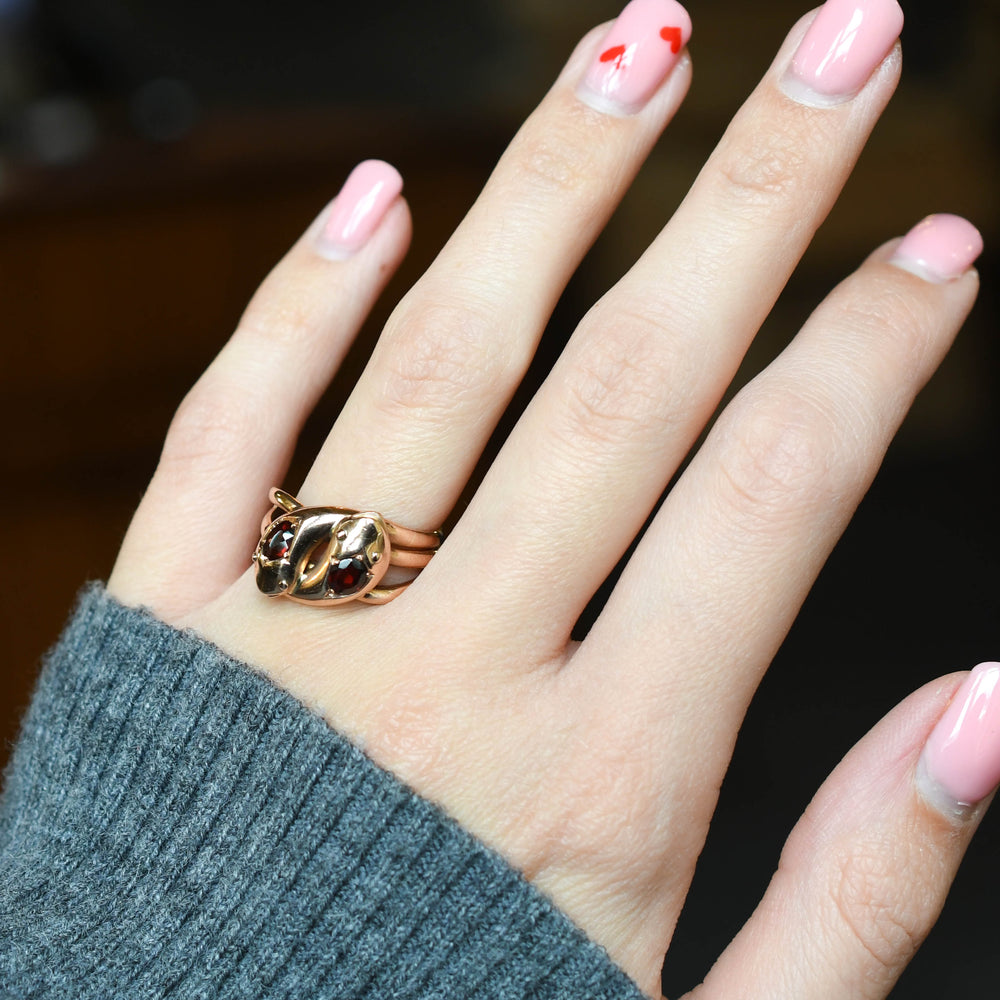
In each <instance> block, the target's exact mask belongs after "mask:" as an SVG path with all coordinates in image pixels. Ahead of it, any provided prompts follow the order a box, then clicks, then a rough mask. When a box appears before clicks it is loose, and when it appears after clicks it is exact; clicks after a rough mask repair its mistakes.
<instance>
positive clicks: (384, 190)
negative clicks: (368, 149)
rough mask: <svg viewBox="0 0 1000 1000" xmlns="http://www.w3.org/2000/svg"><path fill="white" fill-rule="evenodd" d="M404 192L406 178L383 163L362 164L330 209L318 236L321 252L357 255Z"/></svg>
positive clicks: (335, 255)
mask: <svg viewBox="0 0 1000 1000" xmlns="http://www.w3.org/2000/svg"><path fill="white" fill-rule="evenodd" d="M402 190H403V178H402V177H400V176H399V171H398V170H396V168H395V167H393V166H390V165H389V164H388V163H384V162H383V161H382V160H365V161H364V163H359V164H358V165H357V166H356V167H355V168H354V169H353V170H352V171H351V173H350V176H349V177H348V178H347V180H346V181H345V182H344V186H343V187H342V188H341V189H340V193H339V194H338V195H337V197H336V198H334V199H333V203H332V204H331V205H330V210H329V214H328V215H327V218H326V222H325V223H324V224H323V228H322V230H321V231H320V234H319V247H320V250H321V251H323V252H325V253H326V254H328V255H330V256H333V257H349V256H350V255H351V254H354V253H357V251H358V250H360V249H361V248H362V247H363V246H364V245H365V244H366V243H367V242H368V240H369V239H370V238H371V235H372V233H374V232H375V230H376V229H377V228H378V224H379V223H380V222H381V221H382V219H383V217H384V216H385V213H386V211H387V210H388V208H389V206H390V205H391V204H392V203H393V202H394V201H395V200H396V198H397V197H398V196H399V192H400V191H402Z"/></svg>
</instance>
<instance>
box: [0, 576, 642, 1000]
mask: <svg viewBox="0 0 1000 1000" xmlns="http://www.w3.org/2000/svg"><path fill="white" fill-rule="evenodd" d="M3 991H6V994H4V992H3ZM0 996H11V997H17V998H24V1000H27V998H32V1000H35V998H37V1000H42V998H45V1000H49V998H60V1000H87V998H101V1000H118V998H121V1000H126V998H127V1000H132V998H136V1000H138V998H154V997H155V998H160V997H171V998H177V1000H187V998H194V997H199V998H222V997H227V998H228V997H232V998H240V1000H255V998H264V997H266V998H269V1000H270V998H279V997H282V998H289V1000H293V998H294V1000H323V998H328V997H337V998H347V997H351V998H354V997H358V998H361V997H365V998H372V1000H375V998H378V1000H388V998H394V997H400V998H403V997H405V998H406V1000H422V998H432V997H433V998H441V1000H444V998H448V1000H457V998H462V997H490V998H491V1000H502V998H515V997H518V998H520V997H524V998H527V997H531V998H565V1000H569V998H572V1000H598V998H604V997H608V998H610V997H615V998H617V1000H640V998H641V997H642V996H643V994H642V993H641V992H640V991H639V990H638V989H637V987H636V986H635V985H634V984H633V983H632V981H631V980H630V979H629V978H628V977H626V976H625V975H624V974H623V973H622V972H621V971H620V970H619V969H617V968H616V967H615V966H614V965H613V964H612V963H611V961H610V960H609V959H608V957H607V955H606V954H605V953H604V952H603V951H602V950H601V949H600V948H598V947H597V946H596V945H594V944H592V943H591V942H589V941H588V940H587V939H586V938H585V937H584V935H583V934H582V933H581V932H580V931H579V930H578V929H577V928H575V927H574V926H573V925H572V924H571V923H570V922H569V920H567V919H566V918H565V917H564V916H563V915H562V914H561V913H560V912H559V911H558V910H557V909H555V907H553V906H552V904H551V903H549V902H548V900H546V899H545V898H544V897H543V896H542V895H541V894H540V893H539V892H538V891H537V890H535V889H534V888H533V887H532V886H530V885H529V884H528V883H526V882H525V881H524V880H523V879H522V878H521V877H520V876H519V875H518V874H517V873H516V872H515V871H513V870H512V869H511V868H510V867H508V866H507V864H506V863H505V862H504V861H503V860H502V859H501V858H500V857H498V856H497V855H496V854H494V853H493V852H491V851H490V850H488V849H487V848H486V847H484V846H483V845H482V844H481V843H479V842H478V841H476V840H475V839H474V838H473V837H471V836H469V835H468V834H467V833H465V832H464V831H463V830H462V829H461V828H460V827H458V826H457V825H456V824H454V823H453V822H452V821H450V820H449V819H448V818H447V817H446V816H444V815H443V814H442V813H441V812H440V811H439V810H438V809H437V808H436V807H434V806H433V805H431V804H429V803H428V802H426V801H425V800H423V799H421V798H419V797H418V796H416V795H414V794H413V793H412V792H411V791H409V790H408V789H407V788H405V787H403V786H402V785H401V784H400V783H399V782H397V781H396V780H395V779H394V778H393V777H392V776H391V775H389V774H387V773H386V772H384V771H382V770H380V769H379V768H377V767H376V766H375V765H374V764H373V763H372V762H371V761H370V760H368V759H367V758H366V757H365V756H364V755H363V754H362V753H360V752H359V751H358V750H357V749H355V748H354V747H353V746H352V745H351V744H349V743H348V742H346V741H345V740H344V739H343V738H342V737H340V736H339V735H338V734H337V733H335V732H333V731H332V730H331V729H330V728H329V727H328V726H327V724H326V723H325V722H324V721H323V720H322V719H320V718H318V717H317V716H315V715H313V714H312V713H310V712H309V711H308V710H307V709H305V708H304V707H303V706H302V705H300V704H299V703H298V702H297V701H295V700H294V699H293V698H291V697H290V696H289V695H287V694H286V693H284V692H282V691H280V690H279V689H277V688H276V687H274V686H273V685H272V684H271V683H270V682H269V681H268V680H266V679H264V678H263V677H261V676H259V675H258V674H255V673H254V672H252V671H251V670H250V669H249V668H247V667H246V666H244V665H242V664H240V663H237V662H235V661H233V660H231V659H230V658H228V657H227V656H225V655H224V654H223V653H221V652H220V651H219V650H217V649H215V648H214V647H212V646H210V645H208V644H207V643H205V642H203V641H201V640H199V639H198V638H197V637H195V636H193V635H191V634H185V633H180V632H177V631H176V630H174V629H172V628H170V627H169V626H167V625H164V624H163V623H161V622H159V621H157V620H156V619H154V618H153V617H151V616H149V615H147V614H145V613H143V612H140V611H136V610H133V609H128V608H123V607H121V606H120V605H118V604H116V603H115V602H114V601H112V600H111V599H110V598H108V597H107V596H106V595H105V594H104V592H103V591H102V590H101V589H100V588H97V587H94V588H91V589H89V590H88V591H86V592H85V593H84V595H83V597H82V599H81V603H80V606H79V608H78V609H77V612H76V614H75V615H74V617H73V619H72V620H71V622H70V624H69V626H68V628H67V630H66V632H65V633H64V635H63V637H62V639H61V641H60V643H59V644H58V646H57V647H56V648H55V649H54V650H53V652H52V653H51V654H50V656H49V657H48V661H47V663H46V666H45V669H44V670H43V672H42V675H41V678H40V680H39V682H38V687H37V690H36V693H35V697H34V700H33V702H32V705H31V708H30V709H29V712H28V715H27V717H26V719H25V722H24V728H23V733H22V735H21V738H20V741H19V743H18V745H17V747H16V750H15V753H14V756H13V759H12V763H11V765H10V767H9V769H8V773H7V780H6V791H5V793H4V797H3V799H2V802H0Z"/></svg>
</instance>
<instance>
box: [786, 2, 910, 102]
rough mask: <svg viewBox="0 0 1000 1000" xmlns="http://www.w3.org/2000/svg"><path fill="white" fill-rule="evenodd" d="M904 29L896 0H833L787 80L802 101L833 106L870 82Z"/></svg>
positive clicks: (797, 54) (812, 29) (789, 89)
mask: <svg viewBox="0 0 1000 1000" xmlns="http://www.w3.org/2000/svg"><path fill="white" fill-rule="evenodd" d="M902 30H903V11H902V9H901V8H900V6H899V4H898V3H897V2H896V0H827V2H826V3H825V4H823V6H822V7H821V8H820V10H819V13H818V14H817V15H816V19H815V20H814V21H813V23H812V24H811V25H810V26H809V30H808V31H807V32H806V36H805V38H803V39H802V43H801V44H800V45H799V47H798V49H797V50H796V52H795V55H794V56H793V57H792V62H791V65H790V66H789V68H788V71H787V73H786V74H785V76H784V79H783V80H782V86H783V89H784V91H785V93H786V94H788V96H789V97H791V98H792V99H793V100H796V101H798V102H799V103H800V104H808V105H811V106H813V107H830V106H832V105H835V104H841V103H843V102H844V101H847V100H850V98H852V97H853V96H854V95H855V94H856V93H857V92H858V91H859V90H861V88H862V87H863V86H864V85H865V84H866V83H867V82H868V78H869V77H870V76H871V75H872V73H874V72H875V69H876V67H878V66H879V65H880V64H881V63H882V61H883V60H884V59H885V57H886V56H887V55H888V54H889V52H890V51H891V49H892V47H893V45H894V44H895V42H896V39H897V38H899V33H900V32H901V31H902Z"/></svg>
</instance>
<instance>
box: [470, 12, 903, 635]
mask: <svg viewBox="0 0 1000 1000" xmlns="http://www.w3.org/2000/svg"><path fill="white" fill-rule="evenodd" d="M885 2H886V3H889V4H891V5H892V8H893V9H894V10H898V8H896V7H895V3H894V0H885ZM807 26H808V25H807V23H803V24H800V25H798V26H797V27H796V28H795V29H794V30H793V31H792V32H791V33H790V35H789V37H788V39H787V40H786V42H785V44H784V46H783V47H782V50H781V52H780V53H779V54H778V56H777V58H776V59H775V62H774V64H773V65H772V67H771V69H770V71H769V72H768V74H767V75H766V76H765V78H764V80H763V81H762V83H761V84H760V86H759V87H758V88H757V90H756V91H755V93H754V94H753V95H752V96H751V97H750V98H749V100H748V101H747V103H746V104H745V106H744V107H743V108H742V109H741V111H740V112H739V114H738V115H737V116H736V118H735V119H734V121H733V123H732V125H731V126H730V128H729V130H728V132H727V134H726V136H725V137H724V138H723V140H722V142H721V143H720V145H719V147H718V149H717V150H716V151H715V153H714V154H713V156H712V157H711V158H710V160H709V161H708V163H707V164H706V166H705V168H704V169H703V171H702V173H701V175H700V176H699V178H698V180H697V182H696V183H695V185H694V186H693V188H692V189H691V191H690V193H689V194H688V196H687V198H686V199H685V200H684V203H683V205H682V206H681V207H680V208H679V209H678V211H677V213H676V214H675V216H674V218H673V219H671V221H670V223H669V224H668V225H667V226H666V228H665V229H664V231H663V232H662V233H661V235H660V236H659V237H658V239H657V240H656V241H655V242H654V244H653V245H652V246H651V247H650V249H649V250H648V251H647V253H646V254H645V255H644V256H643V258H642V259H641V261H640V262H639V263H638V264H637V265H636V266H635V267H634V268H633V269H632V271H631V272H630V273H629V274H628V275H627V276H626V277H625V278H624V279H623V280H622V281H621V282H620V283H619V284H618V285H617V286H616V287H615V288H614V289H613V290H612V291H611V292H609V293H608V294H607V295H606V296H604V298H603V299H602V300H601V302H600V303H598V305H597V306H596V307H595V308H594V309H593V310H592V311H591V313H590V314H589V315H588V316H587V317H586V318H585V320H584V321H583V323H582V324H581V326H580V328H579V330H578V331H577V332H576V334H575V335H574V337H573V339H572V341H571V343H570V345H569V346H568V348H567V350H566V351H565V352H564V354H563V357H562V358H560V360H559V363H558V365H557V366H556V368H555V370H554V371H553V372H552V375H551V377H550V378H549V379H548V380H547V381H546V383H545V385H544V386H543V388H542V390H541V392H540V393H539V394H538V396H537V397H536V399H535V400H534V402H533V404H532V406H531V407H530V408H529V410H528V411H527V413H526V414H525V416H524V419H523V420H522V421H521V422H520V424H519V425H518V427H517V428H516V429H515V431H514V433H513V434H512V435H511V437H510V439H509V440H508V442H507V446H506V447H505V449H504V451H503V453H502V454H501V457H500V461H499V462H498V463H497V464H496V465H495V467H494V469H493V470H492V473H491V476H490V477H489V478H488V479H487V481H486V483H485V484H484V488H483V489H482V490H481V491H480V495H481V497H482V504H481V506H478V498H477V506H475V507H474V508H473V510H474V511H475V516H473V517H467V518H466V522H467V524H468V528H467V529H466V527H465V525H463V526H462V530H463V531H465V530H467V532H468V540H466V541H465V542H464V543H463V544H456V548H461V549H464V550H468V548H469V547H470V545H471V544H472V542H471V538H472V537H475V538H477V539H482V538H485V539H493V540H494V541H492V542H488V543H487V546H488V551H487V552H486V553H485V554H484V557H483V562H484V563H487V564H489V565H491V566H492V567H495V569H494V570H491V573H490V586H488V587H487V588H485V589H484V590H483V591H481V593H482V596H483V601H484V603H488V604H489V605H491V606H495V605H497V604H500V605H501V614H500V615H499V616H498V615H497V614H496V613H495V612H494V613H493V615H492V619H493V620H496V619H499V620H496V625H497V628H498V631H505V632H507V633H508V634H511V630H510V623H511V620H516V621H518V622H522V621H523V620H524V619H525V618H527V619H528V620H529V621H531V622H532V624H533V625H537V627H538V628H539V629H542V630H545V632H547V639H548V641H550V642H551V643H552V644H554V645H556V646H558V645H559V644H560V643H562V642H564V641H565V638H566V636H567V635H568V633H569V631H570V629H571V628H572V626H573V624H574V623H575V621H576V620H577V618H578V616H579V614H580V612H581V610H582V609H583V607H584V605H585V604H586V602H587V601H588V600H589V599H590V597H591V595H592V594H593V593H594V591H595V590H596V589H597V587H598V586H599V585H600V583H601V582H602V581H603V579H604V578H605V577H606V576H607V574H608V573H609V572H610V571H611V569H612V567H613V566H614V564H615V563H616V562H617V561H618V559H619V558H620V556H621V553H622V552H623V551H624V549H625V548H626V546H627V545H628V544H629V542H630V541H631V539H632V538H633V537H634V536H635V534H636V533H637V532H638V531H639V529H640V527H641V526H642V524H643V522H644V521H645V519H646V517H647V516H648V514H649V512H650V510H651V509H652V507H653V505H654V504H655V502H656V500H657V498H658V497H659V495H660V494H661V492H662V490H663V488H664V486H665V485H666V483H667V482H668V481H669V479H670V477H671V475H672V474H673V472H674V471H675V470H676V468H677V466H678V465H679V463H680V461H681V460H682V458H683V456H684V454H685V453H686V452H687V450H688V449H689V447H690V446H691V444H692V442H693V441H694V440H695V438H696V437H697V435H698V434H699V433H700V432H701V429H702V428H703V427H704V424H705V422H706V420H707V419H708V418H709V416H710V415H711V413H712V412H713V410H714V409H715V407H716V405H717V403H718V400H719V399H720V398H721V396H722V394H723V392H724V391H725V388H726V386H727V385H728V384H729V382H730V380H731V379H732V377H733V375H734V373H735V371H736V368H737V366H738V365H739V363H740V360H741V359H742V357H743V354H744V352H745V350H746V348H747V346H748V344H749V343H750V341H751V340H752V338H753V336H754V335H755V333H756V331H757V329H758V328H759V326H760V324H761V322H762V321H763V320H764V318H765V317H766V315H767V313H768V311H769V310H770V308H771V306H772V304H773V303H774V300H775V299H776V298H777V296H778V294H779V293H780V291H781V289H782V288H783V286H784V284H785V282H786V280H787V278H788V275H789V274H790V272H791V270H792V268H793V267H794V265H795V263H796V262H797V260H798V259H799V257H800V255H801V254H802V253H803V252H804V250H805V248H806V247H807V245H808V243H809V241H810V239H811V238H812V235H813V233H814V232H815V230H816V228H817V227H818V226H819V224H820V222H821V221H822V219H823V218H824V216H825V215H826V213H827V211H828V210H829V208H830V206H831V205H832V203H833V201H834V199H835V198H836V195H837V194H838V192H839V191H840V189H841V187H842V186H843V184H844V182H845V180H846V179H847V177H848V175H849V174H850V171H851V169H852V167H853V166H854V163H855V162H856V160H857V157H858V155H859V154H860V152H861V149H862V148H863V146H864V143H865V141H866V140H867V137H868V135H869V134H870V132H871V129H872V128H873V126H874V124H875V122H876V120H877V119H878V116H879V115H880V113H881V111H882V109H883V107H884V106H885V104H886V102H887V101H888V99H889V97H890V95H891V94H892V91H893V89H894V87H895V85H896V80H897V78H898V71H899V56H898V50H896V49H893V43H894V39H895V33H896V30H897V29H898V22H891V23H888V24H882V23H880V24H878V25H876V26H875V27H874V28H872V27H871V26H870V25H868V23H867V22H866V25H865V26H866V28H870V30H871V31H873V32H874V35H875V38H876V40H877V41H878V43H879V44H878V45H874V46H872V45H869V46H868V47H867V49H866V55H865V58H866V61H864V62H863V67H864V68H866V69H867V70H868V72H869V73H870V72H872V71H874V76H872V78H871V79H870V81H869V82H868V83H867V85H865V86H864V87H863V88H862V90H861V92H860V93H859V94H857V95H856V96H855V97H854V98H853V99H851V100H848V101H846V102H845V103H842V104H840V105H838V106H836V107H830V108H824V109H822V110H817V109H816V108H815V107H813V106H806V105H803V104H802V103H799V102H797V101H793V100H790V99H789V97H788V96H787V94H786V93H785V91H784V89H783V81H784V79H785V77H786V76H787V74H788V72H789V67H790V66H791V65H793V63H794V58H793V54H794V53H795V52H796V50H797V48H798V47H799V46H800V45H805V44H806V42H804V41H803V35H804V33H805V31H806V28H807ZM808 37H809V36H808V35H806V39H808ZM886 52H890V54H889V55H888V56H887V57H886V56H885V54H886ZM883 57H885V58H883ZM873 59H874V61H875V63H877V66H876V65H873V63H872V60H873ZM470 513H472V511H470ZM497 522H500V523H497ZM499 550H503V551H502V552H501V551H499ZM553 554H557V556H556V557H555V558H554V556H553ZM460 585H461V586H463V587H465V588H466V589H467V581H465V582H464V583H463V584H460Z"/></svg>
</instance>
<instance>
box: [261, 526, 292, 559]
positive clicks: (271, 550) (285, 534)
mask: <svg viewBox="0 0 1000 1000" xmlns="http://www.w3.org/2000/svg"><path fill="white" fill-rule="evenodd" d="M294 535H295V529H294V528H293V527H292V525H291V523H290V522H289V521H279V522H278V523H277V524H274V525H272V526H271V529H270V531H268V533H267V537H266V538H265V539H264V544H263V545H261V547H260V550H261V552H263V553H264V558H265V559H272V560H276V559H284V558H285V556H287V555H288V546H289V545H291V544H292V538H293V537H294Z"/></svg>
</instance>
